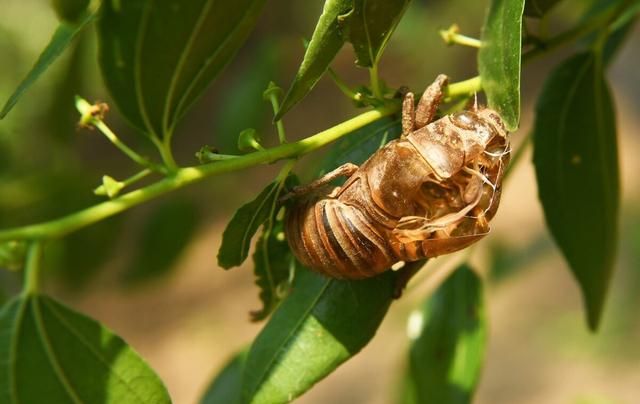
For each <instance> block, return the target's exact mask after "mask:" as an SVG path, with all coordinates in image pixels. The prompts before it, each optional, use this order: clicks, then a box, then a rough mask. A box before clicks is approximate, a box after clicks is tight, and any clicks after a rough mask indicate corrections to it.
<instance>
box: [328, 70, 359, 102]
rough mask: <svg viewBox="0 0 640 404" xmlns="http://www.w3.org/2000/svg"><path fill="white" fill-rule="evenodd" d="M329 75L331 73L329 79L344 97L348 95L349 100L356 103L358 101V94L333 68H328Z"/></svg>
mask: <svg viewBox="0 0 640 404" xmlns="http://www.w3.org/2000/svg"><path fill="white" fill-rule="evenodd" d="M327 73H329V77H331V79H332V80H333V82H334V83H335V85H336V86H337V87H338V89H339V90H340V91H341V92H342V93H343V94H344V95H346V96H347V97H348V98H350V99H352V100H354V101H355V100H356V98H357V94H356V92H355V91H353V90H352V89H351V88H349V86H348V85H347V83H345V82H344V80H342V79H341V78H340V77H339V76H338V75H337V74H336V72H335V71H334V70H333V69H332V68H328V69H327Z"/></svg>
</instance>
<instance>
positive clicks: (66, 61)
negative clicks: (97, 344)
mask: <svg viewBox="0 0 640 404" xmlns="http://www.w3.org/2000/svg"><path fill="white" fill-rule="evenodd" d="M322 3H323V2H322V1H319V0H313V1H310V0H307V1H304V2H300V1H298V2H294V1H284V0H272V1H270V2H269V3H268V5H267V7H265V12H264V14H263V16H262V17H261V18H260V21H259V23H258V28H257V30H256V31H255V32H254V33H253V34H252V36H251V37H250V39H249V41H248V43H247V44H246V46H245V47H244V48H243V49H242V50H241V52H240V53H239V54H238V56H237V58H236V60H235V61H234V62H233V63H232V64H231V65H230V66H229V67H227V69H226V70H225V71H224V73H223V74H222V75H221V76H220V77H219V78H218V79H217V80H216V81H215V83H214V84H213V85H212V86H211V88H210V90H209V91H208V92H207V93H206V95H205V96H204V98H203V99H202V100H201V102H199V103H198V104H197V105H196V107H195V108H194V109H193V110H192V111H191V112H190V113H189V114H188V116H187V118H186V119H185V120H184V122H183V124H182V125H181V127H180V128H179V131H178V133H177V134H176V136H175V142H174V144H175V149H176V157H177V159H178V161H179V163H180V164H182V165H193V164H197V161H196V159H195V157H194V154H195V152H196V151H197V150H198V149H199V148H200V147H201V146H202V145H204V144H208V145H211V146H214V147H216V148H218V149H219V150H220V151H221V152H223V153H234V152H236V150H235V142H236V136H237V134H238V133H239V132H240V130H242V129H244V128H247V127H254V128H257V129H258V130H259V131H260V132H262V133H263V137H264V138H265V139H266V140H265V143H267V144H274V143H275V142H277V139H276V135H275V131H274V128H273V127H272V126H271V125H270V120H271V107H270V105H268V104H267V103H266V102H264V101H263V100H262V96H261V94H262V91H263V90H264V89H265V88H266V85H267V83H268V82H269V81H270V80H274V81H275V82H276V83H277V84H279V85H281V86H282V87H287V86H288V84H289V81H290V80H291V78H292V77H293V75H294V73H295V70H296V69H297V65H298V63H299V62H300V60H301V57H302V53H303V48H302V38H303V37H308V36H309V35H310V34H311V32H312V30H313V27H314V25H315V20H316V19H317V17H318V15H319V13H320V11H321V8H322ZM583 3H584V1H580V0H566V1H564V2H562V3H561V4H560V5H559V7H557V8H556V9H555V10H554V11H553V12H552V15H551V17H550V21H549V27H548V29H549V30H550V31H552V32H554V31H558V30H562V29H564V28H566V27H568V26H570V24H571V23H572V22H574V21H576V19H577V18H578V17H579V15H580V12H581V11H582V10H584V8H585V5H584V4H583ZM48 5H49V3H48V2H47V1H45V0H0V61H1V63H0V102H4V101H5V100H6V98H8V96H9V95H10V93H11V92H12V91H13V89H14V87H15V86H16V85H17V83H18V82H19V81H20V80H21V79H22V77H23V76H24V75H25V74H26V72H27V71H28V69H29V68H30V67H31V65H32V64H33V62H34V61H35V59H36V58H37V56H38V54H39V52H40V51H41V49H42V48H43V47H44V46H45V45H46V43H47V41H48V39H49V37H50V35H51V34H52V33H53V31H54V29H55V27H56V24H57V21H56V19H55V15H54V13H53V12H52V11H51V10H50V9H49V7H48ZM486 5H487V1H477V2H468V1H462V0H437V1H426V0H414V1H413V3H412V5H411V7H410V9H409V10H408V11H407V13H406V15H405V17H404V18H403V20H402V22H401V23H400V26H399V27H398V30H397V32H396V33H395V35H394V36H393V38H392V40H391V43H390V44H389V46H388V48H387V51H386V53H385V56H384V57H383V60H382V64H381V68H380V72H381V75H382V77H383V78H384V79H385V81H386V82H387V84H388V85H389V86H391V87H398V86H400V85H408V86H409V87H410V88H412V89H414V90H416V91H421V90H422V88H424V86H426V85H427V84H428V83H430V82H431V81H432V80H433V78H434V77H435V76H436V75H437V74H439V73H446V74H447V75H449V76H450V77H451V78H452V80H453V81H457V80H462V79H465V78H468V77H471V76H474V75H476V62H475V57H476V52H475V50H473V49H470V48H463V47H447V46H446V45H444V43H443V42H442V41H441V39H440V37H439V35H438V30H439V29H442V28H446V27H448V26H449V25H450V24H452V23H457V24H458V25H459V26H460V27H461V30H462V32H463V33H465V34H468V35H470V36H478V35H479V29H480V26H481V24H482V20H483V16H484V9H485V7H486ZM527 23H528V24H529V25H530V27H531V28H532V29H534V30H535V29H536V24H535V22H533V21H527ZM638 41H640V30H639V29H638V26H636V27H635V29H634V30H633V31H632V32H631V34H630V35H629V38H628V39H627V42H626V45H625V46H624V47H623V48H622V49H621V51H620V53H619V55H618V56H617V58H616V60H615V61H614V63H613V64H612V66H611V67H610V69H609V74H608V77H609V79H610V83H611V86H612V88H613V91H614V97H615V101H616V105H617V109H618V110H617V117H618V126H619V142H620V154H621V156H620V157H621V167H622V184H623V186H622V189H623V198H622V200H623V206H622V218H621V223H622V226H621V235H620V239H621V243H620V248H619V258H618V265H617V271H616V273H615V278H614V281H613V283H612V287H611V290H610V296H609V299H608V302H607V306H606V310H605V316H604V321H603V324H602V327H601V330H600V332H599V333H598V334H597V335H591V334H589V333H588V331H587V329H586V326H585V324H584V319H583V313H582V306H581V301H580V296H579V292H578V289H577V286H576V284H575V282H574V281H573V279H572V278H571V275H570V273H569V271H568V270H567V267H566V264H565V263H564V262H563V260H562V258H561V256H560V254H559V252H558V251H557V250H556V249H555V247H554V246H553V242H552V241H551V240H550V238H549V234H548V232H547V231H546V229H545V227H544V219H543V216H542V211H541V208H540V205H539V203H538V201H537V195H536V186H535V181H534V179H535V177H534V174H533V169H532V166H531V164H530V158H525V159H524V161H522V163H521V164H520V166H519V167H518V168H517V170H516V171H515V172H514V175H513V176H512V177H511V178H510V179H509V180H508V183H507V184H506V185H505V187H504V193H503V202H502V206H501V209H500V212H499V214H498V216H497V218H496V219H495V221H494V224H493V232H492V234H491V235H489V237H487V238H486V239H485V240H484V241H483V242H482V244H481V246H480V247H479V248H477V249H476V254H475V256H474V259H475V260H476V261H477V262H476V267H477V268H479V269H481V270H482V271H483V272H484V273H486V275H487V279H488V280H489V284H488V288H487V289H488V292H487V299H488V307H489V317H490V327H491V330H490V346H489V350H488V355H487V363H486V366H485V370H484V372H483V377H482V381H481V383H480V387H479V391H478V394H477V396H476V398H477V400H476V401H477V402H478V403H514V402H517V403H581V404H586V403H637V402H639V401H638V400H640V399H639V398H638V397H640V396H639V394H638V386H640V344H638V341H640V316H638V314H637V308H638V307H640V292H639V291H640V205H639V204H638V201H639V200H640V189H639V188H638V181H637V176H636V175H635V173H637V172H638V170H639V169H640V159H638V157H637V156H638V155H640V139H639V138H638V135H637V134H638V133H639V132H640V116H638V114H637V111H638V110H639V106H640V80H639V79H638V74H637V65H638V62H640V48H639V47H638V46H637V43H638ZM569 52H570V49H566V50H562V51H559V52H556V53H553V54H552V55H550V56H548V57H546V58H544V59H542V60H540V61H538V62H536V63H534V64H532V65H529V66H527V67H526V68H525V69H524V71H523V97H522V99H523V111H524V112H523V114H524V115H523V121H522V124H521V129H520V130H519V131H518V132H516V133H514V134H513V141H514V143H515V144H516V146H517V145H518V144H519V143H520V142H521V141H522V138H523V137H524V135H525V134H527V133H528V131H529V130H530V127H531V121H532V105H533V103H534V102H535V100H536V96H537V94H538V92H539V88H540V86H541V84H542V82H543V80H544V78H545V76H546V73H547V72H548V71H549V70H550V69H551V68H552V67H553V66H554V65H555V64H556V63H557V62H559V61H561V60H563V58H564V57H566V56H567V55H568V54H569ZM353 60H354V57H353V52H352V50H351V48H350V47H349V46H346V47H345V48H344V49H343V51H342V52H341V53H340V54H339V56H338V58H337V59H336V61H335V62H334V64H333V67H334V69H335V70H336V71H337V72H338V73H339V74H340V75H341V76H342V77H343V78H344V79H345V80H346V81H347V82H349V83H351V84H353V85H359V84H365V82H366V81H367V72H366V71H364V70H362V69H358V68H357V67H355V65H354V63H353ZM75 94H79V95H82V96H83V97H85V98H87V99H90V100H104V101H107V102H109V95H108V94H107V93H106V92H105V89H104V86H103V84H102V81H101V78H100V72H99V68H98V65H97V62H96V46H95V35H94V33H93V32H92V30H91V29H90V30H88V31H86V32H85V33H84V34H83V35H82V37H81V38H80V40H78V41H77V42H76V43H75V45H74V46H73V47H72V48H70V49H68V50H67V52H66V53H65V54H64V56H63V57H62V58H60V59H59V60H58V61H57V62H56V63H55V64H54V65H53V67H52V68H51V69H50V70H49V71H48V72H47V73H46V74H45V75H44V76H43V77H42V78H41V79H40V80H39V81H38V82H37V84H36V85H35V86H34V87H33V88H32V89H31V90H30V91H29V92H28V93H27V94H26V96H25V97H24V98H23V99H22V100H21V101H20V103H19V104H18V105H17V106H16V107H15V108H14V110H13V111H12V112H11V113H10V114H9V115H8V117H7V118H6V119H5V120H3V121H0V227H2V228H5V227H9V226H16V225H21V224H27V223H31V222H34V221H40V220H45V219H48V218H53V217H57V216H59V215H62V214H65V213H69V212H72V211H74V210H77V209H78V208H80V207H84V206H88V205H90V204H92V203H96V202H98V201H100V200H101V199H100V198H98V197H96V196H94V195H93V194H92V189H93V188H94V187H96V186H97V185H99V183H100V178H101V177H102V175H104V174H108V175H111V176H113V177H115V178H117V179H123V178H125V177H127V176H128V175H130V174H132V173H133V170H135V167H134V166H133V164H132V163H131V162H130V161H129V160H127V159H126V158H125V157H124V156H123V155H122V154H121V153H120V152H119V151H117V150H116V149H115V148H113V147H112V146H111V145H110V144H109V143H108V142H107V141H106V139H104V138H103V137H101V135H99V134H98V133H96V132H95V131H88V130H84V129H83V130H79V129H77V128H76V123H75V122H76V120H77V113H76V112H75V109H74V107H73V96H74V95H75ZM357 113H358V110H356V109H355V107H354V106H353V105H352V104H351V102H350V101H349V100H347V99H346V98H345V97H344V96H342V95H341V93H339V91H338V90H337V89H336V87H335V86H334V85H333V84H332V83H331V81H330V80H328V79H327V78H324V79H322V80H321V81H320V82H319V84H318V85H317V87H316V89H315V90H314V91H313V92H312V93H311V95H310V96H309V97H307V98H306V99H305V100H304V101H303V102H302V103H301V104H300V105H299V106H297V107H296V108H295V109H294V110H293V111H292V112H291V113H289V114H288V115H287V116H286V118H285V125H286V129H287V132H288V136H289V138H290V139H299V138H302V137H305V136H308V135H310V134H313V133H315V132H317V131H320V130H322V129H325V128H327V127H329V126H332V125H334V124H336V123H339V122H340V121H342V120H344V119H346V118H348V117H351V116H353V115H355V114H357ZM575 118H576V119H580V117H575ZM106 121H107V122H108V124H109V125H110V126H111V127H112V128H113V129H114V130H115V131H116V133H118V134H119V135H120V136H121V138H123V139H124V140H125V141H126V142H127V143H129V144H130V145H132V146H135V147H138V148H139V149H141V150H143V151H145V152H146V153H148V154H151V153H153V150H152V148H151V147H150V145H149V144H147V143H146V140H145V139H143V138H142V137H141V136H139V135H138V134H137V133H135V131H134V130H133V129H132V128H131V127H130V126H129V125H128V124H127V123H126V122H124V121H123V120H122V118H121V117H120V116H119V114H118V112H117V110H116V109H115V108H113V109H112V112H110V113H109V114H108V116H107V119H106ZM321 157H322V152H320V153H317V154H313V155H310V156H307V157H305V158H304V159H303V160H302V163H301V164H300V167H299V170H300V172H301V174H302V177H303V178H304V179H305V180H308V179H309V178H310V177H309V173H307V172H305V166H307V165H309V164H310V163H312V162H313V161H315V160H316V159H320V158H321ZM276 171H277V166H267V167H257V168H254V169H251V170H246V171H241V172H237V173H233V174H228V175H224V176H220V177H217V178H213V179H210V180H207V181H206V182H204V183H202V184H199V185H195V186H192V187H190V188H188V189H184V190H180V191H178V192H176V193H175V194H172V195H170V196H167V197H164V198H161V199H159V200H155V201H153V202H152V203H148V204H146V205H145V206H142V207H139V208H136V209H133V210H131V211H129V212H126V213H124V214H122V215H120V216H118V217H115V218H112V219H109V220H107V221H105V222H102V223H100V224H98V225H95V226H93V227H90V228H87V229H84V230H82V231H79V232H77V233H75V234H73V235H72V236H70V237H68V238H66V239H64V240H61V241H56V242H52V243H50V244H49V245H47V248H46V267H45V271H44V272H45V273H46V275H47V277H48V280H49V282H47V284H46V288H47V289H48V291H49V292H50V293H52V294H54V295H56V296H57V297H58V298H60V299H62V300H63V301H66V302H68V303H69V304H71V305H72V306H73V307H76V308H78V309H80V310H81V311H84V312H86V313H87V314H89V315H91V316H93V317H95V318H97V319H99V320H101V321H102V322H104V323H105V324H106V325H107V326H109V327H110V328H112V329H114V330H115V331H116V332H117V333H119V334H120V335H122V336H123V337H124V338H125V339H126V340H127V341H128V342H129V343H131V344H132V345H133V346H134V348H135V349H136V350H138V351H139V352H140V353H141V354H142V355H143V357H145V358H146V359H147V360H148V361H149V362H150V364H151V366H152V367H153V368H154V369H155V370H156V371H157V372H158V373H159V375H160V377H161V378H162V379H163V380H164V381H165V383H166V384H167V386H168V388H169V391H170V392H171V394H172V397H173V398H174V401H175V402H176V403H193V402H195V401H196V400H197V397H198V396H199V394H200V393H201V391H202V390H203V389H204V388H205V386H206V385H207V383H208V379H209V378H210V377H211V376H212V375H213V374H214V372H216V371H217V369H218V368H219V367H220V366H221V365H222V364H223V363H224V362H225V361H226V360H227V359H228V357H229V356H230V355H231V354H232V353H234V352H235V351H237V350H239V349H241V348H242V347H243V346H245V345H246V344H247V343H249V342H250V341H251V340H252V339H253V337H254V336H255V334H256V333H257V332H258V331H259V329H260V327H261V325H260V324H251V323H249V322H248V312H249V310H252V309H255V308H257V307H259V301H258V299H257V290H256V289H255V288H254V286H253V279H252V273H251V268H250V267H249V263H248V264H247V265H245V266H244V267H242V268H237V269H235V270H233V271H230V272H224V271H223V270H221V269H219V268H217V265H216V260H215V256H216V253H217V249H218V247H219V245H220V237H221V232H222V229H223V227H224V225H225V224H226V221H227V220H228V219H229V218H230V216H231V214H232V213H233V211H234V210H235V209H236V208H237V207H238V206H239V205H240V204H242V203H243V202H244V201H246V200H248V199H250V198H251V197H252V196H254V195H255V194H257V193H258V192H259V190H260V189H262V187H264V185H265V184H266V183H267V182H268V181H270V180H271V179H272V178H273V177H274V176H275V173H276ZM429 265H430V266H431V265H433V266H435V265H438V260H435V261H434V262H433V263H431V264H429ZM428 268H429V266H428V267H427V268H426V269H425V271H428V270H429V269H428ZM431 268H432V266H431ZM19 275H20V274H16V273H12V272H8V271H0V299H1V298H2V296H9V295H11V294H13V293H16V292H17V291H18V290H19V283H20V280H19ZM428 289H429V285H422V284H419V285H416V286H415V287H412V288H411V290H410V291H409V292H408V293H406V295H405V296H404V297H403V298H402V299H401V300H400V301H398V302H397V303H396V304H394V305H393V306H392V308H391V311H390V313H389V315H388V318H387V319H386V320H385V322H384V323H383V325H382V327H381V329H380V331H379V334H378V335H377V336H376V338H375V339H374V341H373V342H372V343H371V344H370V346H368V347H367V348H366V349H365V350H364V351H363V352H362V353H361V354H360V355H358V356H356V357H355V358H354V359H353V360H351V361H350V362H348V363H347V364H346V365H344V366H342V367H341V368H339V369H338V370H337V371H336V372H335V373H334V374H332V375H331V376H330V377H329V378H328V379H327V380H325V381H323V382H322V383H320V384H319V385H318V386H317V387H316V388H314V389H313V390H312V391H311V392H309V393H308V394H307V395H305V396H304V397H302V398H301V399H299V401H298V402H300V403H326V402H334V403H387V402H390V401H391V400H392V397H393V396H394V393H395V391H396V389H397V386H398V385H400V383H399V378H400V377H401V375H402V373H403V367H404V364H405V363H404V361H405V357H406V348H407V346H408V340H407V338H406V332H405V328H406V319H407V317H408V315H409V314H410V312H411V310H412V309H413V308H414V307H416V306H417V304H418V303H419V302H420V301H421V300H422V298H423V297H424V294H425V293H427V292H428Z"/></svg>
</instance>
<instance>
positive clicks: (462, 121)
mask: <svg viewBox="0 0 640 404" xmlns="http://www.w3.org/2000/svg"><path fill="white" fill-rule="evenodd" d="M477 121H478V117H477V116H476V114H474V113H473V112H471V111H462V112H456V113H455V114H453V115H451V122H453V124H454V125H456V126H457V127H459V128H461V129H467V130H474V129H475V128H476V125H477Z"/></svg>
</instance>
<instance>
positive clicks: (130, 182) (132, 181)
mask: <svg viewBox="0 0 640 404" xmlns="http://www.w3.org/2000/svg"><path fill="white" fill-rule="evenodd" d="M152 172H153V171H151V170H150V169H148V168H147V169H144V170H142V171H140V172H139V173H137V174H134V175H132V176H131V177H129V178H127V179H126V180H124V181H122V183H123V184H124V186H125V187H128V186H130V185H133V184H135V183H136V182H138V181H140V180H141V179H143V178H145V177H146V176H147V175H149V174H151V173H152Z"/></svg>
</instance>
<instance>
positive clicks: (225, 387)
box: [200, 351, 247, 404]
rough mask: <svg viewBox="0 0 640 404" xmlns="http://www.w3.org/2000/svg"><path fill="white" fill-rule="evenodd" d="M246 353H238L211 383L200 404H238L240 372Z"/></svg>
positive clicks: (240, 384)
mask: <svg viewBox="0 0 640 404" xmlns="http://www.w3.org/2000/svg"><path fill="white" fill-rule="evenodd" d="M246 359H247V351H242V352H239V353H238V354H236V355H234V356H233V358H231V360H230V361H229V362H227V364H226V365H225V366H224V368H223V369H222V370H221V371H220V373H219V374H218V375H217V376H216V377H215V378H214V379H213V380H212V381H211V384H210V385H209V387H207V391H206V392H205V393H204V395H203V396H202V398H201V399H200V404H239V403H240V398H241V393H242V372H243V371H244V364H245V361H246Z"/></svg>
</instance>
